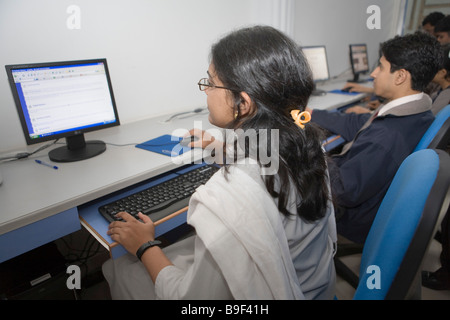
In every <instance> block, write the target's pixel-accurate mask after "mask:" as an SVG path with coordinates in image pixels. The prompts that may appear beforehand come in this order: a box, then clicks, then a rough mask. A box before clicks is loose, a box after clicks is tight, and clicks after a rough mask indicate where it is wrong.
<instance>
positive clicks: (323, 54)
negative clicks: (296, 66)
mask: <svg viewBox="0 0 450 320" xmlns="http://www.w3.org/2000/svg"><path fill="white" fill-rule="evenodd" d="M302 50H303V54H304V55H305V57H306V60H308V63H309V66H310V68H311V71H312V73H313V79H314V81H315V82H318V81H325V80H329V79H330V74H329V70H328V60H327V51H326V48H325V46H314V47H303V48H302Z"/></svg>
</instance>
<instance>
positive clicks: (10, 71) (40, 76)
mask: <svg viewBox="0 0 450 320" xmlns="http://www.w3.org/2000/svg"><path fill="white" fill-rule="evenodd" d="M5 68H6V72H7V75H8V80H9V83H10V85H11V90H12V94H13V97H14V100H15V104H16V108H17V111H18V113H19V118H20V122H21V125H22V129H23V132H24V135H25V140H26V142H27V144H28V145H31V144H36V143H40V142H44V141H49V140H55V139H59V138H65V139H66V145H65V146H62V147H58V148H56V149H53V150H51V151H50V152H49V158H50V160H52V161H55V162H72V161H79V160H84V159H88V158H92V157H94V156H97V155H99V154H101V153H103V152H104V151H105V150H106V145H105V143H104V142H103V141H99V140H94V141H85V138H84V133H86V132H90V131H94V130H100V129H105V128H109V127H112V126H118V125H119V124H120V121H119V115H118V113H117V108H116V103H115V100H114V94H113V89H112V85H111V79H110V76H109V71H108V65H107V62H106V59H94V60H81V61H65V62H50V63H33V64H20V65H19V64H18V65H7V66H5Z"/></svg>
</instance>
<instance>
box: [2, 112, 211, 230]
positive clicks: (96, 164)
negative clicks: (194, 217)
mask: <svg viewBox="0 0 450 320" xmlns="http://www.w3.org/2000/svg"><path fill="white" fill-rule="evenodd" d="M166 118H167V116H164V117H160V118H153V119H147V120H143V121H139V122H135V123H131V124H125V125H121V126H119V127H114V128H109V129H106V130H102V131H98V132H92V133H88V134H86V140H95V139H100V140H103V141H105V142H106V143H107V149H106V151H105V152H104V153H103V154H101V155H99V156H96V157H94V158H91V159H87V160H83V161H78V162H72V163H53V162H51V161H50V160H49V158H48V155H47V154H48V151H49V150H51V148H49V149H46V150H44V151H41V152H39V153H37V154H36V155H34V156H33V157H30V158H28V159H21V160H17V161H11V162H4V163H1V164H0V169H1V171H2V175H3V184H2V185H0V203H1V215H0V235H1V234H4V233H7V232H9V231H12V230H15V229H18V228H21V227H23V226H26V225H29V224H31V223H33V222H36V221H39V220H41V219H44V218H47V217H49V216H53V215H55V214H57V213H60V212H62V211H65V210H68V209H70V208H73V207H77V206H79V205H82V204H84V203H87V202H89V201H92V200H94V199H97V198H99V197H102V196H105V195H108V194H110V193H112V192H115V191H118V190H121V189H123V188H126V187H128V186H131V185H133V184H136V183H138V182H141V181H143V180H146V179H149V178H152V177H154V176H157V175H159V174H161V173H164V172H167V171H169V170H172V169H174V168H177V167H179V166H181V165H183V159H191V156H192V154H191V152H188V153H185V154H183V155H181V156H180V157H179V158H178V159H177V160H178V161H177V162H175V161H173V159H171V158H170V157H168V156H164V155H160V154H156V153H153V152H150V151H146V150H143V149H140V148H136V147H135V146H134V145H128V146H115V145H111V144H117V145H125V144H137V143H141V142H145V141H148V140H150V139H152V138H156V137H158V136H160V135H163V134H171V133H173V132H178V133H181V134H178V135H182V132H183V130H184V132H187V130H190V129H192V128H194V127H201V128H203V129H208V128H211V127H212V125H211V124H210V123H209V121H208V116H207V115H206V114H204V115H196V116H195V118H194V117H190V118H185V119H181V120H180V119H174V120H172V121H171V122H169V123H164V122H163V120H164V119H166ZM194 121H195V123H194ZM175 130H180V131H175ZM109 143H111V144H109ZM55 147H56V146H55ZM36 148H37V147H36V146H32V147H28V150H29V151H31V150H34V149H36ZM20 151H23V150H20ZM195 153H196V154H197V155H196V157H197V158H201V150H199V149H195V152H194V154H195ZM197 158H195V159H197ZM35 159H41V160H43V161H46V162H49V163H52V164H54V165H57V166H58V170H54V169H52V168H49V167H46V166H42V165H39V164H37V163H35V161H34V160H35Z"/></svg>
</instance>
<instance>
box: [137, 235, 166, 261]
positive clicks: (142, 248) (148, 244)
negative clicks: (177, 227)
mask: <svg viewBox="0 0 450 320" xmlns="http://www.w3.org/2000/svg"><path fill="white" fill-rule="evenodd" d="M160 244H161V241H159V240H153V241H149V242H146V243H144V244H143V245H142V246H140V247H139V249H138V250H137V251H136V256H137V257H138V259H139V260H141V258H142V255H143V254H144V252H145V251H146V250H147V249H149V248H151V247H154V246H157V245H160Z"/></svg>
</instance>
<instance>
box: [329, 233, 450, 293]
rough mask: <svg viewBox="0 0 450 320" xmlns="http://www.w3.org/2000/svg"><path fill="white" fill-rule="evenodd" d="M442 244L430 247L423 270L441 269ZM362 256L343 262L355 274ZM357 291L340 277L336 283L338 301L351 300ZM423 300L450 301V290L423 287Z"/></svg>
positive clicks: (355, 256) (350, 257) (344, 259)
mask: <svg viewBox="0 0 450 320" xmlns="http://www.w3.org/2000/svg"><path fill="white" fill-rule="evenodd" d="M441 248H442V247H441V244H440V243H439V242H437V241H436V240H433V242H432V243H431V245H430V248H429V250H428V253H427V255H426V256H425V260H424V265H423V270H427V271H436V270H437V269H439V268H440V266H441V264H440V262H439V255H440V253H441ZM360 257H361V255H354V256H349V257H344V258H342V261H343V262H344V263H345V264H346V265H347V266H349V267H350V268H351V269H352V270H353V271H354V272H358V270H359V260H360ZM354 293H355V290H354V289H353V287H351V286H350V285H349V284H348V283H347V282H345V281H344V280H342V279H341V278H339V277H338V279H337V283H336V296H337V298H338V300H351V299H352V298H353V294H354ZM422 300H450V290H442V291H440V290H431V289H428V288H425V287H422Z"/></svg>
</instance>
